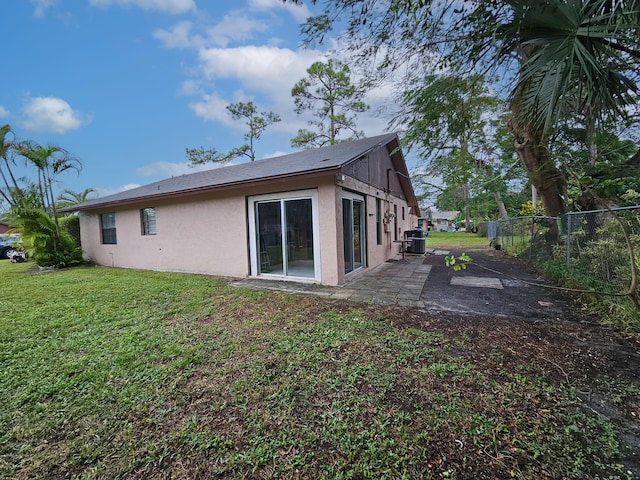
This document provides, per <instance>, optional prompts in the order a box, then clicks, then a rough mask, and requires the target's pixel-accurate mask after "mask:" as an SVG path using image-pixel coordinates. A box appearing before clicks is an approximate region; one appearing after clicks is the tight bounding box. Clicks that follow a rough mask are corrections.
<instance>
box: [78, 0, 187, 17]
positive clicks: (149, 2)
mask: <svg viewBox="0 0 640 480" xmlns="http://www.w3.org/2000/svg"><path fill="white" fill-rule="evenodd" d="M89 3H90V4H91V5H93V6H94V7H110V6H111V5H117V6H120V7H138V8H142V9H143V10H157V11H159V12H164V13H170V14H178V13H186V12H188V11H195V10H196V4H195V1H194V0H89Z"/></svg>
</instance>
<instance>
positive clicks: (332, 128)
mask: <svg viewBox="0 0 640 480" xmlns="http://www.w3.org/2000/svg"><path fill="white" fill-rule="evenodd" d="M307 73H308V74H309V76H308V77H306V78H303V79H301V80H300V81H299V82H298V83H296V84H295V85H294V87H293V89H292V90H291V95H292V96H293V98H294V101H295V112H296V113H298V114H301V113H304V112H306V111H310V112H312V113H313V116H314V117H315V118H316V120H310V121H309V125H310V126H312V127H315V128H314V129H313V130H308V129H299V130H298V135H297V136H296V137H294V138H293V139H291V145H292V146H293V147H304V148H314V147H322V146H324V145H333V144H335V143H337V142H346V141H350V140H353V139H354V138H360V137H362V136H363V135H364V134H363V132H361V131H358V130H357V128H356V121H355V114H357V113H362V112H364V111H366V110H367V109H368V108H369V107H368V106H367V105H366V104H365V103H364V102H363V101H362V98H363V97H364V91H363V90H362V89H360V88H358V87H357V86H356V85H355V84H353V83H352V81H351V71H350V69H349V66H348V65H346V64H344V63H342V62H340V61H339V60H334V59H329V60H328V61H327V62H315V63H314V64H312V65H311V66H310V67H309V68H308V69H307ZM345 131H346V132H348V133H347V136H344V135H343V132H345ZM341 135H342V136H341Z"/></svg>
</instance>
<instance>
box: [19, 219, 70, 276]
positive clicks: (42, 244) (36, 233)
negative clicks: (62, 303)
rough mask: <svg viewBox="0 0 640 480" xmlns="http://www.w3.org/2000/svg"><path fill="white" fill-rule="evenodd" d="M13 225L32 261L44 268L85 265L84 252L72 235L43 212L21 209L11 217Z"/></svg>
mask: <svg viewBox="0 0 640 480" xmlns="http://www.w3.org/2000/svg"><path fill="white" fill-rule="evenodd" d="M9 221H10V224H11V225H13V226H14V227H15V228H16V229H17V230H19V231H20V240H21V242H22V245H23V247H24V251H25V253H26V255H27V257H28V258H29V259H30V260H33V261H34V262H36V263H37V264H38V265H40V266H43V267H68V266H71V265H78V264H80V263H82V249H81V248H80V246H79V245H78V244H77V243H76V241H75V240H74V238H73V237H72V236H71V235H70V234H69V232H68V231H66V230H63V229H60V230H59V229H58V228H57V227H56V223H55V220H54V219H53V218H52V217H51V216H50V215H49V214H48V213H47V212H46V211H44V210H43V209H39V208H19V209H17V210H16V211H14V212H11V213H10V214H9Z"/></svg>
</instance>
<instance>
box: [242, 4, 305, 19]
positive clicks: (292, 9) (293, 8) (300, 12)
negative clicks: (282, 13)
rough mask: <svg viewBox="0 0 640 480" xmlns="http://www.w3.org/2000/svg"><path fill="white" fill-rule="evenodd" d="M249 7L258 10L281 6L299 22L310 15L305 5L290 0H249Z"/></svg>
mask: <svg viewBox="0 0 640 480" xmlns="http://www.w3.org/2000/svg"><path fill="white" fill-rule="evenodd" d="M249 8H251V9H253V10H258V11H272V10H273V9H274V8H281V9H283V10H286V11H288V12H289V13H290V14H291V16H293V18H294V19H295V20H296V21H297V22H300V23H302V22H304V21H305V20H306V19H307V18H309V17H310V16H311V12H310V11H309V8H307V6H306V5H295V4H293V3H291V2H287V3H284V2H283V1H282V0H249Z"/></svg>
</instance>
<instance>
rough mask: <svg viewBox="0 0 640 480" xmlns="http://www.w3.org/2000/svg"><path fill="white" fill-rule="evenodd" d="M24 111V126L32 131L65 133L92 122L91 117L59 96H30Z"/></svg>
mask: <svg viewBox="0 0 640 480" xmlns="http://www.w3.org/2000/svg"><path fill="white" fill-rule="evenodd" d="M22 112H23V114H24V118H23V120H22V122H21V124H22V127H23V128H25V129H26V130H29V131H32V132H52V133H65V132H68V131H70V130H77V129H78V128H80V127H81V126H82V125H86V124H89V123H91V118H89V117H86V116H84V115H82V114H81V113H80V112H78V111H76V110H73V109H72V108H71V106H70V105H69V104H68V103H67V102H65V101H64V100H62V99H61V98H57V97H34V98H29V99H28V100H27V102H26V103H25V105H24V107H23V109H22Z"/></svg>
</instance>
